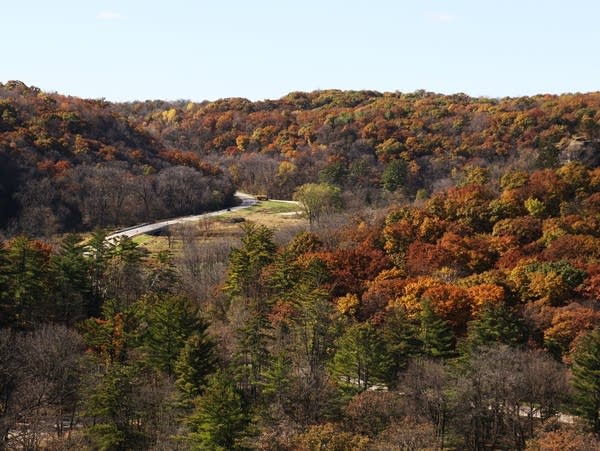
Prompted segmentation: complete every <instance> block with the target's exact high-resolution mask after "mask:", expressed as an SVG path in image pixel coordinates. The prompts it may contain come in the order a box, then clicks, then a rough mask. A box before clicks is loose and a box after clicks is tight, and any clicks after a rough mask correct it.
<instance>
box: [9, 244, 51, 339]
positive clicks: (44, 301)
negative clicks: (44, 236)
mask: <svg viewBox="0 0 600 451" xmlns="http://www.w3.org/2000/svg"><path fill="white" fill-rule="evenodd" d="M40 244H41V243H39V242H36V241H32V240H29V239H27V238H26V237H23V236H21V237H17V238H15V239H14V240H13V241H12V242H11V243H10V245H9V248H8V252H7V255H6V258H7V274H8V287H7V288H8V289H7V298H8V301H9V307H8V321H7V323H8V324H10V325H11V326H12V327H15V328H23V329H30V328H32V327H33V326H34V324H35V323H36V322H38V321H41V320H45V319H47V318H48V316H49V314H50V310H51V305H50V303H49V302H48V298H49V293H48V287H49V281H48V280H47V279H48V275H49V271H48V260H49V259H48V256H49V252H47V251H46V250H44V249H42V247H41V246H40Z"/></svg>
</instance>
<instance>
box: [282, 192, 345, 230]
mask: <svg viewBox="0 0 600 451" xmlns="http://www.w3.org/2000/svg"><path fill="white" fill-rule="evenodd" d="M294 200H296V201H298V202H300V204H301V206H302V208H303V210H304V212H305V213H306V216H307V218H308V221H309V223H310V224H311V225H312V224H313V223H315V222H319V219H320V218H321V216H322V215H323V214H325V213H330V212H334V211H337V210H339V209H341V208H342V197H341V190H340V189H339V188H338V187H336V186H333V185H330V184H328V183H306V184H304V185H302V186H300V187H299V188H298V189H297V190H296V191H295V192H294Z"/></svg>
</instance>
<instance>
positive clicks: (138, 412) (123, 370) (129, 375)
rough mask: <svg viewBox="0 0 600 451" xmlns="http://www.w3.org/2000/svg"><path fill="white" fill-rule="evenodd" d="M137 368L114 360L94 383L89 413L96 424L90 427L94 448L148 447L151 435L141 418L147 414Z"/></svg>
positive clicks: (108, 449) (107, 450) (89, 399)
mask: <svg viewBox="0 0 600 451" xmlns="http://www.w3.org/2000/svg"><path fill="white" fill-rule="evenodd" d="M136 373H137V369H136V368H134V367H131V366H127V365H121V364H112V365H110V366H109V367H107V372H106V373H105V374H104V375H102V377H101V380H100V381H99V383H98V384H97V385H96V386H94V387H92V389H91V393H90V395H89V397H88V399H87V403H86V414H87V415H88V416H90V417H91V418H93V420H94V424H93V426H91V427H90V428H89V429H88V433H89V434H90V438H91V439H92V442H93V443H94V449H99V450H106V451H125V450H132V449H144V448H145V446H146V442H147V436H146V435H145V434H144V431H143V429H142V427H143V425H142V424H141V422H140V418H142V416H143V415H144V412H143V409H142V406H141V405H140V402H139V401H140V400H139V396H138V393H137V384H138V383H139V381H138V380H137V379H136Z"/></svg>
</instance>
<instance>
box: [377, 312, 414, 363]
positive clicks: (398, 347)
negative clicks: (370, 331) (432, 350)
mask: <svg viewBox="0 0 600 451" xmlns="http://www.w3.org/2000/svg"><path fill="white" fill-rule="evenodd" d="M383 339H384V341H385V343H386V346H387V349H388V353H389V355H390V358H391V360H392V367H391V369H392V373H393V374H398V373H399V372H400V371H402V370H403V369H405V368H406V365H407V364H408V360H409V359H410V358H411V357H412V356H414V355H416V354H418V353H419V350H420V349H421V342H420V340H419V325H418V324H416V323H415V321H413V320H411V319H410V318H408V315H407V314H406V311H405V310H403V309H394V310H393V311H392V312H391V313H390V314H389V315H388V316H387V317H386V319H385V322H384V324H383Z"/></svg>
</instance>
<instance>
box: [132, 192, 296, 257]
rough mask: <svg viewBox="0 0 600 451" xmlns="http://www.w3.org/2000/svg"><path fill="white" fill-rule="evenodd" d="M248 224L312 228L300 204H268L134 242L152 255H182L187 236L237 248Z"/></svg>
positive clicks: (275, 228) (138, 238)
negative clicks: (242, 226) (162, 252)
mask: <svg viewBox="0 0 600 451" xmlns="http://www.w3.org/2000/svg"><path fill="white" fill-rule="evenodd" d="M294 213H297V214H294ZM247 221H252V222H254V223H257V224H262V225H265V226H267V227H269V228H270V229H272V230H274V231H278V232H282V233H285V231H286V230H290V231H294V230H297V229H299V228H304V227H307V226H308V221H307V220H306V219H305V218H304V216H303V214H302V211H301V210H300V207H298V206H297V205H296V204H293V203H288V202H279V201H273V200H268V201H261V202H258V203H257V204H256V205H254V206H252V207H250V208H245V209H243V210H238V211H229V212H226V213H223V214H221V215H219V216H213V217H210V218H204V219H200V220H199V221H196V222H190V223H187V224H186V225H185V226H181V225H179V226H173V227H170V228H169V230H168V231H165V232H164V233H163V234H161V235H157V236H154V235H138V236H136V237H134V238H133V241H135V242H136V243H138V244H139V245H140V246H142V247H144V248H145V249H147V250H148V252H150V253H156V252H159V251H161V250H166V249H169V250H170V251H171V252H173V253H174V254H178V253H180V252H181V250H182V246H183V241H184V235H185V236H186V239H189V238H190V236H192V237H193V239H195V240H197V241H198V242H204V243H206V242H211V241H223V240H231V241H232V245H233V244H234V242H235V241H237V239H238V238H239V237H240V236H241V234H242V229H241V227H240V226H241V224H243V223H244V222H247Z"/></svg>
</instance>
